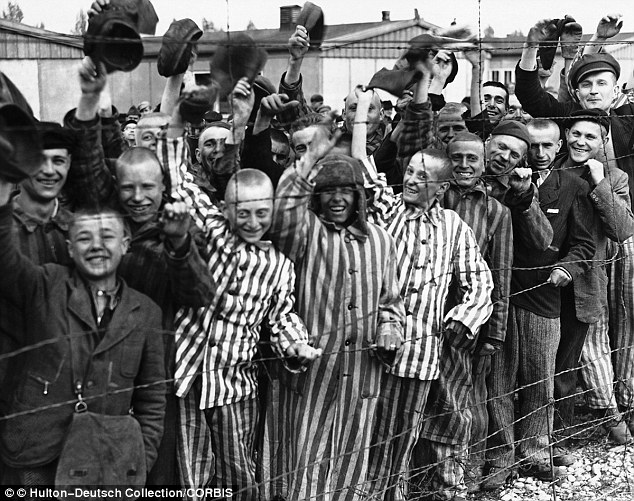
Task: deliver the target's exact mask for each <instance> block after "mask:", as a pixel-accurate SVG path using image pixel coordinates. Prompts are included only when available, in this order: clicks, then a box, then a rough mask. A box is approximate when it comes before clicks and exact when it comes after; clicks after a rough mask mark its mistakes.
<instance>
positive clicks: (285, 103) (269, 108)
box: [260, 94, 299, 118]
mask: <svg viewBox="0 0 634 501" xmlns="http://www.w3.org/2000/svg"><path fill="white" fill-rule="evenodd" d="M298 106H299V101H296V100H293V101H289V100H288V96H287V95H286V94H271V95H269V96H266V97H264V98H262V101H260V113H261V114H263V115H265V116H267V117H271V118H272V117H274V116H275V115H277V114H278V113H281V112H282V111H285V110H288V109H289V108H296V107H298Z"/></svg>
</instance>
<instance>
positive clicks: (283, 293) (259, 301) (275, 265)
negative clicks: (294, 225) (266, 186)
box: [175, 207, 307, 409]
mask: <svg viewBox="0 0 634 501" xmlns="http://www.w3.org/2000/svg"><path fill="white" fill-rule="evenodd" d="M205 227H206V228H205V233H206V239H207V241H208V249H207V254H208V255H209V261H208V266H209V270H210V272H211V276H212V277H213V278H214V281H215V283H214V289H215V290H216V291H217V294H216V296H215V297H214V298H213V299H212V302H211V304H209V305H208V306H205V307H203V308H198V309H192V308H188V309H181V310H180V311H179V312H178V314H177V316H176V360H177V364H176V381H175V384H176V388H177V391H176V394H177V396H179V397H182V396H184V395H185V394H186V393H187V391H188V390H189V388H190V387H191V383H192V382H193V378H194V377H195V376H196V374H197V373H198V372H199V371H200V370H201V365H202V371H203V373H202V374H203V388H202V396H201V402H200V408H201V409H207V408H209V407H215V406H218V405H226V404H229V403H232V402H237V401H239V400H242V399H245V398H248V397H250V396H252V395H254V394H255V390H256V366H255V364H253V363H252V360H253V358H254V356H255V352H256V348H257V343H258V341H259V338H260V324H261V323H262V322H263V321H266V322H268V324H269V325H270V328H271V343H272V345H273V347H274V348H276V352H277V354H278V355H280V356H281V355H283V353H284V350H286V348H288V347H289V346H290V345H291V344H292V343H293V342H295V341H304V342H305V341H306V338H307V334H306V330H305V328H304V326H303V324H302V321H301V320H300V319H299V317H298V316H297V315H296V314H295V313H293V302H294V301H293V289H294V286H295V274H294V272H293V266H292V263H291V261H290V260H288V259H287V258H285V257H284V256H283V255H282V254H281V253H280V252H279V251H277V250H276V249H275V248H274V247H273V246H272V245H270V244H269V243H266V242H262V243H261V245H252V244H247V243H245V242H244V241H242V240H240V239H239V238H237V237H236V236H235V235H234V234H233V233H232V231H231V229H230V228H229V225H228V223H227V221H226V220H225V219H224V217H223V216H222V214H221V213H220V211H219V210H217V209H215V208H214V207H209V210H208V213H207V218H206V220H205Z"/></svg>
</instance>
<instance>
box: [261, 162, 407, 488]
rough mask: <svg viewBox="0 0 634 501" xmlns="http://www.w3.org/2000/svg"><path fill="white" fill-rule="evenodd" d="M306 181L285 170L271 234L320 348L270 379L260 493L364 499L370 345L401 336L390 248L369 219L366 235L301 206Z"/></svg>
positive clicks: (374, 374) (374, 378) (376, 383)
mask: <svg viewBox="0 0 634 501" xmlns="http://www.w3.org/2000/svg"><path fill="white" fill-rule="evenodd" d="M312 188H313V187H312V184H310V183H309V182H308V181H307V180H305V179H303V178H301V177H300V176H299V175H298V174H297V172H296V171H295V170H294V169H289V170H287V171H286V172H285V173H284V174H283V176H282V178H281V179H280V182H279V185H278V189H277V193H276V214H277V217H276V218H275V221H274V224H273V227H272V229H271V235H272V239H273V241H274V242H276V244H277V245H278V246H279V247H280V248H281V249H282V250H283V251H284V253H285V254H286V255H287V256H289V257H291V258H292V259H293V260H294V261H295V266H296V269H297V277H298V279H297V309H298V313H299V314H300V316H301V317H302V318H303V319H304V321H305V322H306V326H307V328H308V331H309V333H310V340H311V342H312V344H313V345H314V346H315V347H319V348H322V349H323V352H324V353H323V355H322V357H321V358H319V359H318V360H316V361H315V362H313V363H312V364H311V365H310V367H309V368H308V370H307V371H306V372H305V373H302V374H289V373H288V372H286V371H282V372H281V373H280V375H279V379H278V380H274V381H272V383H271V394H270V397H269V402H270V404H269V408H268V409H267V418H270V419H268V420H267V430H266V437H265V444H264V453H263V464H264V478H270V479H271V480H272V482H271V483H270V484H269V485H268V486H267V489H268V490H270V492H267V493H266V494H267V495H266V498H267V499H271V498H272V497H273V496H275V495H276V494H281V495H283V496H284V497H285V498H286V499H312V498H313V496H314V499H329V500H337V499H346V500H357V499H358V500H361V499H366V498H367V495H368V493H367V492H366V486H364V485H363V483H364V482H365V479H366V471H367V465H368V458H369V445H370V438H371V433H372V428H371V426H370V422H371V421H372V419H373V417H374V415H375V409H376V403H377V396H378V393H379V388H380V382H381V377H382V374H383V373H384V370H385V367H384V366H383V365H382V364H381V362H380V361H379V359H378V356H377V355H375V354H374V353H373V351H372V350H371V349H370V345H371V344H373V343H375V342H376V338H377V336H378V335H379V334H381V333H393V334H395V335H398V336H400V337H402V329H403V327H402V324H403V317H404V311H403V305H402V301H401V299H400V297H399V292H398V284H397V280H396V266H395V265H396V256H395V249H394V245H393V242H392V240H391V238H390V237H389V235H388V234H387V232H385V231H384V230H382V229H380V228H378V227H376V226H374V225H372V224H368V233H367V234H365V233H362V232H361V231H360V230H359V229H357V228H356V227H355V226H354V224H353V225H350V226H348V227H346V228H340V227H336V226H335V225H333V224H332V223H328V222H325V221H322V220H321V219H320V218H319V217H318V216H317V215H316V214H315V213H313V212H311V211H309V210H308V204H309V201H310V197H311V194H312ZM276 479H277V480H276Z"/></svg>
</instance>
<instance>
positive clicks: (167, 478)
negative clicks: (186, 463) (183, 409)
mask: <svg viewBox="0 0 634 501" xmlns="http://www.w3.org/2000/svg"><path fill="white" fill-rule="evenodd" d="M165 399H166V405H165V419H164V420H163V425H164V427H163V438H162V439H161V445H160V446H159V449H158V455H157V458H156V462H155V463H154V466H153V467H152V469H151V470H150V472H149V473H148V476H147V485H148V486H159V485H170V486H178V485H179V477H178V465H177V463H176V431H177V426H178V400H177V397H176V395H174V394H173V393H168V394H167V395H165Z"/></svg>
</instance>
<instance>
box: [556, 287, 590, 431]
mask: <svg viewBox="0 0 634 501" xmlns="http://www.w3.org/2000/svg"><path fill="white" fill-rule="evenodd" d="M560 323H561V340H560V341H559V346H558V348H557V356H556V358H555V393H554V395H555V428H556V429H565V428H568V427H570V426H572V425H574V420H575V397H576V392H577V372H578V368H579V359H580V358H581V352H582V350H583V344H584V343H585V340H586V335H587V334H588V329H589V328H590V324H587V323H585V322H580V321H579V320H577V313H576V309H575V298H574V292H573V288H572V285H570V286H568V287H564V288H563V289H562V291H561V317H560Z"/></svg>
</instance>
